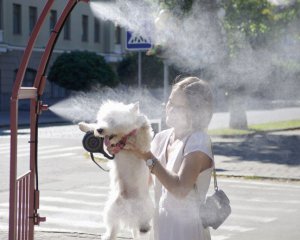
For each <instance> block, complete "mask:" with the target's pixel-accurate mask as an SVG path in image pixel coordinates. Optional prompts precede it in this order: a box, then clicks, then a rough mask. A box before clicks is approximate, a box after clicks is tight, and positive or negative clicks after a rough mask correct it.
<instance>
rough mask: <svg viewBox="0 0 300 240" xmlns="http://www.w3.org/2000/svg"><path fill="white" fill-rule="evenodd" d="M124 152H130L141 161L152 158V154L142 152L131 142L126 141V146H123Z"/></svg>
mask: <svg viewBox="0 0 300 240" xmlns="http://www.w3.org/2000/svg"><path fill="white" fill-rule="evenodd" d="M124 150H127V151H131V152H132V153H133V154H135V155H136V157H137V158H139V159H143V160H144V161H146V160H147V159H149V158H152V157H154V156H153V154H152V153H151V152H150V151H148V152H142V151H141V150H140V149H139V148H138V147H137V146H136V143H135V142H133V141H127V142H126V145H125V146H124Z"/></svg>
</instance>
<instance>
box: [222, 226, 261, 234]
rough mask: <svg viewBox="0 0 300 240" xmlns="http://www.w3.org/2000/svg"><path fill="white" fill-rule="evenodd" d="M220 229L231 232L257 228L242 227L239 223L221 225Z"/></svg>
mask: <svg viewBox="0 0 300 240" xmlns="http://www.w3.org/2000/svg"><path fill="white" fill-rule="evenodd" d="M219 229H223V230H227V231H230V232H249V231H252V230H254V229H255V228H247V227H241V226H238V225H235V226H230V225H227V226H226V225H223V226H220V227H219Z"/></svg>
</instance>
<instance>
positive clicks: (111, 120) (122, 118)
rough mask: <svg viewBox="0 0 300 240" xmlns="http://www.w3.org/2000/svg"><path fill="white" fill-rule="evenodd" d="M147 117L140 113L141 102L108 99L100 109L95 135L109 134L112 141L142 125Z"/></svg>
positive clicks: (116, 140)
mask: <svg viewBox="0 0 300 240" xmlns="http://www.w3.org/2000/svg"><path fill="white" fill-rule="evenodd" d="M144 119H145V117H144V116H143V115H141V114H140V111H139V104H138V103H135V104H128V105H126V104H124V103H121V102H115V101H107V102H105V103H103V104H102V105H101V107H100V109H99V111H98V115H97V124H96V129H95V130H94V134H95V136H100V137H104V136H109V138H110V141H111V142H112V143H116V142H118V141H120V139H121V138H122V137H123V136H124V135H127V134H129V133H130V132H132V131H133V130H135V129H138V128H140V127H141V126H142V124H143V122H144Z"/></svg>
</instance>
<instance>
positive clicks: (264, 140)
mask: <svg viewBox="0 0 300 240" xmlns="http://www.w3.org/2000/svg"><path fill="white" fill-rule="evenodd" d="M299 146H300V137H299V136H285V135H274V134H271V133H256V134H254V135H251V136H247V137H242V138H241V139H240V141H227V142H222V141H221V142H218V141H216V142H214V143H213V149H214V154H216V155H222V156H226V157H228V158H230V157H234V159H233V160H232V162H235V161H236V162H238V161H257V162H264V163H277V164H285V165H289V166H298V165H300V149H299Z"/></svg>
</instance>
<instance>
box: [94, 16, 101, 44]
mask: <svg viewBox="0 0 300 240" xmlns="http://www.w3.org/2000/svg"><path fill="white" fill-rule="evenodd" d="M100 30H101V29H100V20H99V19H98V18H95V21H94V42H96V43H98V42H100Z"/></svg>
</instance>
